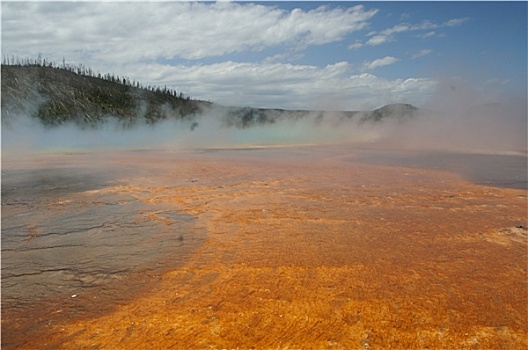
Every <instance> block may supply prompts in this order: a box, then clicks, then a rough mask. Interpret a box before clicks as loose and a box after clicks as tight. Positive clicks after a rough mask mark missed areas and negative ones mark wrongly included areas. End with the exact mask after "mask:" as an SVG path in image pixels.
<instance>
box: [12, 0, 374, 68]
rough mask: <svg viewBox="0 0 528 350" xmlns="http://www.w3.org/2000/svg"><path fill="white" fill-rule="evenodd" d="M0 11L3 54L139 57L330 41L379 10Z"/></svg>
mask: <svg viewBox="0 0 528 350" xmlns="http://www.w3.org/2000/svg"><path fill="white" fill-rule="evenodd" d="M2 12H3V13H2V48H3V51H4V52H6V51H8V52H9V53H12V54H18V55H36V53H38V52H40V53H42V54H43V55H45V56H47V57H50V58H54V57H52V55H53V54H54V53H56V52H60V54H61V55H64V56H67V57H69V58H75V59H77V58H79V59H85V61H86V58H90V59H93V60H127V61H141V60H155V59H157V58H160V57H161V58H165V59H170V58H174V57H181V58H184V59H201V58H205V57H212V56H221V55H225V54H229V53H233V52H242V51H247V50H250V51H259V50H262V49H265V48H269V47H276V46H279V45H292V46H300V47H307V46H310V45H321V44H326V43H331V42H336V41H339V40H342V39H343V38H344V37H345V35H347V34H349V33H351V32H354V31H358V30H360V29H363V28H364V27H366V26H367V24H368V23H367V21H368V20H369V19H370V18H372V17H373V16H374V15H375V14H376V12H377V10H376V9H371V10H366V9H365V8H364V7H363V6H361V5H358V6H353V7H349V8H339V7H337V8H333V9H332V8H327V7H324V6H321V7H319V8H316V9H314V10H310V11H303V10H301V9H294V10H292V11H286V10H283V9H279V8H276V7H273V6H263V5H256V4H252V3H231V2H217V3H183V2H144V3H107V2H100V3H99V2H94V3H73V2H72V3H69V2H68V3H3V4H2ZM81 48H82V49H81Z"/></svg>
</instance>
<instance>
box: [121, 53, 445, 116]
mask: <svg viewBox="0 0 528 350" xmlns="http://www.w3.org/2000/svg"><path fill="white" fill-rule="evenodd" d="M123 69H124V72H126V73H127V74H128V73H130V74H132V73H133V74H134V76H138V77H139V79H140V80H141V81H148V82H151V83H152V84H156V85H160V86H164V85H167V86H169V87H172V88H175V89H176V90H177V91H184V92H187V93H189V94H190V95H191V96H192V97H193V98H198V99H209V100H212V101H215V102H220V103H222V104H224V105H242V106H254V107H268V108H287V109H329V110H357V109H372V108H378V107H380V106H383V105H384V104H386V103H391V102H408V103H413V104H415V105H418V106H419V105H423V103H425V100H426V99H427V97H428V96H429V94H430V93H432V91H433V88H434V86H435V84H436V83H435V81H433V80H429V79H395V80H388V79H383V78H381V77H378V76H375V75H373V74H370V73H362V74H357V75H354V74H352V75H351V72H352V71H353V70H354V67H352V66H351V65H350V64H349V63H347V62H338V63H335V64H331V65H327V66H326V67H322V68H321V67H316V66H312V65H292V64H285V63H249V62H232V61H228V62H221V63H216V64H210V65H189V66H185V65H180V66H170V65H160V64H151V65H148V66H144V65H140V64H134V65H130V66H127V67H124V68H123ZM131 72H132V73H131ZM117 73H118V74H121V73H120V72H117Z"/></svg>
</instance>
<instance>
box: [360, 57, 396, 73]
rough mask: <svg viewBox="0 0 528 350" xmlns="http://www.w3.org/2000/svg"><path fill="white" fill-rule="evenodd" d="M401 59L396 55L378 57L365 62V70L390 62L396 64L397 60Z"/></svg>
mask: <svg viewBox="0 0 528 350" xmlns="http://www.w3.org/2000/svg"><path fill="white" fill-rule="evenodd" d="M398 61H399V59H398V58H396V57H392V56H385V57H383V58H378V59H376V60H374V61H371V62H365V63H364V64H363V70H373V69H376V68H378V67H383V66H388V65H390V64H394V63H396V62H398Z"/></svg>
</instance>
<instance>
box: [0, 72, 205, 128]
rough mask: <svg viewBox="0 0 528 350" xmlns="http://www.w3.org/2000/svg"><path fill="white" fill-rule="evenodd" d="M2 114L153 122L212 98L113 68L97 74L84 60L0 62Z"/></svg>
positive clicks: (50, 121)
mask: <svg viewBox="0 0 528 350" xmlns="http://www.w3.org/2000/svg"><path fill="white" fill-rule="evenodd" d="M1 74H2V117H3V118H10V117H13V116H16V115H20V114H25V115H29V116H31V117H36V118H38V119H40V120H41V121H42V123H43V124H45V125H49V126H53V125H58V124H64V123H66V122H75V123H77V124H81V125H94V124H97V123H100V122H103V121H105V120H106V119H107V118H108V117H115V118H117V119H118V120H119V121H120V122H121V123H122V124H123V125H124V126H127V125H133V124H135V123H138V122H140V121H145V122H147V123H155V122H157V121H159V120H163V119H167V118H186V117H189V116H192V115H195V114H198V113H201V112H203V111H204V110H206V109H207V108H209V106H210V105H211V103H210V102H206V101H197V100H193V99H191V98H190V97H186V96H184V95H183V93H181V92H176V91H173V90H170V89H167V88H159V87H144V86H142V85H141V84H140V83H139V82H134V81H130V80H129V79H127V78H120V77H117V76H113V75H110V74H107V75H103V76H102V75H100V74H98V75H97V76H96V75H94V74H93V73H92V72H91V70H89V69H86V68H84V67H82V66H80V67H73V68H62V67H53V66H43V65H36V64H32V65H2V67H1Z"/></svg>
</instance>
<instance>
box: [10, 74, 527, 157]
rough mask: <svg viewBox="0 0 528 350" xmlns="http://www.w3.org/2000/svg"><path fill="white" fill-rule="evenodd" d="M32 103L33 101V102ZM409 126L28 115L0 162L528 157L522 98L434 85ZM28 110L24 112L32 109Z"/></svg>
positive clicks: (329, 118) (332, 117)
mask: <svg viewBox="0 0 528 350" xmlns="http://www.w3.org/2000/svg"><path fill="white" fill-rule="evenodd" d="M35 103H37V102H35ZM422 107H423V108H421V109H420V113H419V115H418V116H416V117H415V118H412V119H405V120H400V119H391V118H386V119H385V120H382V121H380V122H373V121H366V122H365V121H363V122H362V121H361V114H359V115H357V116H354V117H352V118H351V117H349V116H348V117H347V116H346V115H344V114H342V113H340V112H312V113H308V114H306V115H304V116H303V117H302V118H287V117H283V118H279V119H277V120H275V121H274V122H273V123H263V124H257V125H254V126H251V127H247V128H237V127H233V126H231V127H229V126H228V125H227V123H226V116H225V108H222V107H217V108H214V107H213V108H211V109H210V110H208V111H206V112H204V113H203V114H201V115H197V116H195V117H193V118H190V119H169V120H165V121H161V122H159V123H156V124H154V125H147V124H141V123H139V124H137V125H135V126H134V127H130V128H123V127H122V125H120V124H119V122H117V121H116V120H117V119H116V120H115V121H112V118H110V119H109V121H108V122H106V123H104V124H101V125H99V126H97V127H95V128H80V127H79V126H77V125H75V124H66V125H61V126H58V127H46V126H44V125H42V124H41V123H40V122H39V121H38V120H36V119H33V118H30V117H28V116H27V114H24V113H22V114H19V115H16V116H11V117H10V118H3V119H2V154H3V157H10V156H17V157H18V156H21V155H23V154H31V153H35V152H55V151H81V150H102V149H159V148H161V149H171V150H181V149H193V148H215V147H246V146H255V145H258V146H273V145H303V144H321V145H323V144H334V143H340V144H350V145H351V146H354V145H361V144H370V145H372V144H374V145H379V146H387V147H392V148H394V147H398V148H402V149H417V150H422V149H430V150H447V151H461V152H488V153H490V152H491V153H496V152H512V151H513V152H526V147H527V135H526V130H527V121H526V113H527V109H526V97H522V96H514V95H513V94H509V95H507V96H503V97H502V99H499V98H495V99H493V100H486V99H485V98H484V97H483V96H482V95H479V94H478V93H477V92H476V91H475V90H474V89H471V88H470V87H468V86H467V85H464V84H463V83H462V82H461V81H457V80H456V79H454V80H448V81H445V82H441V83H440V84H438V91H437V94H436V95H435V96H434V98H432V99H431V100H430V101H429V102H428V104H426V105H425V106H422ZM34 109H35V106H29V105H28V106H27V108H26V110H27V111H29V110H34Z"/></svg>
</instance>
